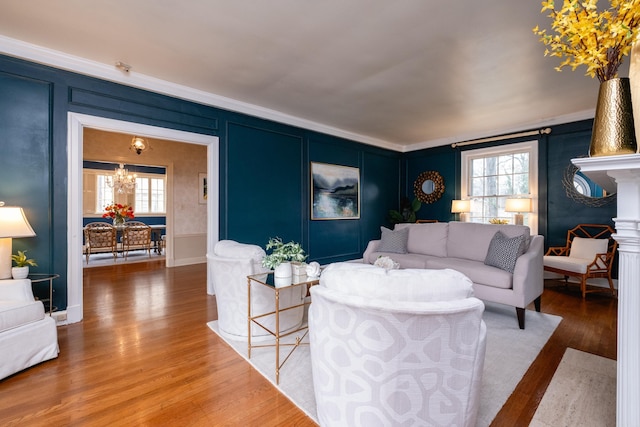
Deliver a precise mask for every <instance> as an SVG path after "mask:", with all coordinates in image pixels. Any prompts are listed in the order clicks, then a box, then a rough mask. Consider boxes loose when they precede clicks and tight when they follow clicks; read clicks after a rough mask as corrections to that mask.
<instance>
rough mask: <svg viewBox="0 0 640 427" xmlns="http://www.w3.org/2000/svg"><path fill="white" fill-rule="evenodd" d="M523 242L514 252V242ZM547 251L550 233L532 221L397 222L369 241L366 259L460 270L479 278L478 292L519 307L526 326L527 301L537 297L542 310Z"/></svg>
mask: <svg viewBox="0 0 640 427" xmlns="http://www.w3.org/2000/svg"><path fill="white" fill-rule="evenodd" d="M405 229H406V230H405ZM498 231H500V232H501V234H499V235H497V236H496V232H498ZM518 236H524V237H522V238H520V237H518ZM403 239H404V244H405V245H406V247H403ZM519 243H521V245H520V246H519V248H518V250H517V252H518V253H517V254H514V253H513V252H514V251H513V250H512V249H513V246H514V245H516V244H519ZM403 252H404V253H403ZM543 252H544V238H543V237H542V236H539V235H535V236H531V235H530V230H529V227H526V226H522V225H494V224H478V223H468V222H450V223H446V222H438V223H427V224H397V225H396V227H395V228H394V230H393V231H392V232H391V231H387V230H383V236H382V239H380V240H372V241H371V242H369V244H368V246H367V249H366V250H365V252H364V254H363V259H364V262H365V263H369V264H373V263H375V261H376V260H377V259H378V257H380V256H388V257H389V258H391V259H392V260H393V261H395V262H397V263H398V264H399V265H400V268H428V269H443V268H451V269H454V270H457V271H460V272H461V273H463V274H465V275H466V276H467V277H469V278H470V279H471V281H472V282H473V289H474V294H475V296H476V297H477V298H480V299H481V300H485V301H492V302H497V303H500V304H506V305H511V306H513V307H515V308H516V313H517V317H518V325H519V326H520V329H524V326H525V307H527V305H529V304H530V303H531V302H534V305H535V309H536V311H540V300H541V295H542V292H543V290H544V284H543V265H542V256H543ZM516 257H517V258H516ZM505 260H506V261H505ZM509 260H511V261H512V262H511V263H509ZM513 261H515V264H513ZM487 264H489V265H487ZM505 264H506V265H505ZM511 269H512V271H509V270H511Z"/></svg>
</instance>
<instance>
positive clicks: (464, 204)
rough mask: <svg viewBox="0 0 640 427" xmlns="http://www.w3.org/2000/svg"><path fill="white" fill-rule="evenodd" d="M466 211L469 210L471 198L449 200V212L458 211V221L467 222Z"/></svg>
mask: <svg viewBox="0 0 640 427" xmlns="http://www.w3.org/2000/svg"><path fill="white" fill-rule="evenodd" d="M467 212H471V200H452V201H451V213H454V214H456V213H459V214H460V222H467Z"/></svg>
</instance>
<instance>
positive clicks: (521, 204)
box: [504, 199, 531, 225]
mask: <svg viewBox="0 0 640 427" xmlns="http://www.w3.org/2000/svg"><path fill="white" fill-rule="evenodd" d="M504 210H505V212H515V215H514V219H515V223H516V225H523V224H524V215H522V213H523V212H531V199H507V202H506V203H505V206H504Z"/></svg>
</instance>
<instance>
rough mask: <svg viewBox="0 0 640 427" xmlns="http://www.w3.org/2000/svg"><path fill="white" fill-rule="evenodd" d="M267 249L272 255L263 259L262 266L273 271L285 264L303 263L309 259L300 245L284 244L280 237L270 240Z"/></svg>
mask: <svg viewBox="0 0 640 427" xmlns="http://www.w3.org/2000/svg"><path fill="white" fill-rule="evenodd" d="M266 249H267V250H271V253H270V254H269V255H267V256H265V257H264V258H263V259H262V266H263V267H266V268H270V269H272V270H273V269H275V268H276V267H277V266H279V265H280V264H282V263H283V262H290V261H296V262H302V261H304V260H305V259H307V256H306V255H305V254H304V249H302V246H300V243H295V242H289V243H284V242H283V241H282V239H281V238H280V237H272V238H271V239H269V242H267V247H266Z"/></svg>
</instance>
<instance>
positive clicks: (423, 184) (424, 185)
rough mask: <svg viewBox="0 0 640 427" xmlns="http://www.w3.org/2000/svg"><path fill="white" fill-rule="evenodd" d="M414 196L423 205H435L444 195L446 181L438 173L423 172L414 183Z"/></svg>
mask: <svg viewBox="0 0 640 427" xmlns="http://www.w3.org/2000/svg"><path fill="white" fill-rule="evenodd" d="M413 194H415V196H416V198H417V199H418V200H420V201H421V202H422V203H433V202H435V201H437V200H438V199H440V197H442V195H443V194H444V179H442V176H441V175H440V174H439V173H438V172H436V171H426V172H422V173H421V174H420V175H418V178H417V179H416V180H415V182H414V183H413Z"/></svg>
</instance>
